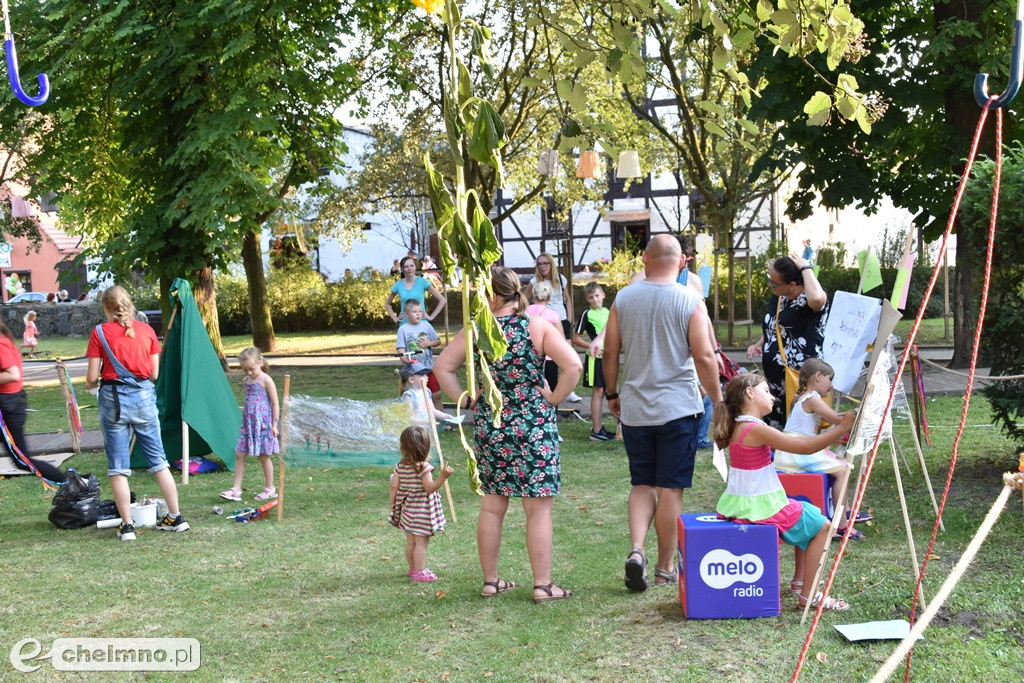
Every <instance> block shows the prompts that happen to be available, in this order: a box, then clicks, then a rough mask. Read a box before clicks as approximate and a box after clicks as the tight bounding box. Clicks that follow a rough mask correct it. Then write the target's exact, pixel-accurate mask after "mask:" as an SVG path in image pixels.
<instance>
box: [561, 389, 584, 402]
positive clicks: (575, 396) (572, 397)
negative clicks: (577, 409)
mask: <svg viewBox="0 0 1024 683" xmlns="http://www.w3.org/2000/svg"><path fill="white" fill-rule="evenodd" d="M565 400H566V401H568V402H569V403H579V402H580V401H582V400H583V398H582V397H581V396H580V395H579V394H577V393H576V392H575V391H570V392H569V395H568V396H566V397H565Z"/></svg>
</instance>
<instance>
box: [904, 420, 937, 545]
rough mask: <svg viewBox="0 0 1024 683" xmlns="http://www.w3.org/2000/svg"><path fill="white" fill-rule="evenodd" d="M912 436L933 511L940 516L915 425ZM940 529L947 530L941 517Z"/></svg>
mask: <svg viewBox="0 0 1024 683" xmlns="http://www.w3.org/2000/svg"><path fill="white" fill-rule="evenodd" d="M910 436H911V438H912V439H914V448H916V449H917V461H918V463H920V465H921V471H922V472H924V481H925V483H926V484H928V495H929V496H931V498H932V509H933V510H934V511H935V516H936V517H938V516H939V504H938V502H936V500H935V489H933V488H932V478H931V477H930V476H929V475H928V463H926V462H925V461H924V452H923V451H922V450H921V441H920V440H919V439H918V438H917V432H916V431H914V428H913V425H911V428H910ZM939 528H940V529H942V530H943V531H945V530H946V526H945V525H944V524H943V523H942V518H941V517H939Z"/></svg>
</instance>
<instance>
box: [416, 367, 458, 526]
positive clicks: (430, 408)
mask: <svg viewBox="0 0 1024 683" xmlns="http://www.w3.org/2000/svg"><path fill="white" fill-rule="evenodd" d="M420 391H421V392H422V393H423V404H424V405H425V406H426V407H427V421H428V422H430V438H431V439H432V440H433V442H434V449H435V450H436V451H437V461H438V463H439V464H440V465H441V469H444V454H443V453H441V440H440V439H439V438H438V436H437V421H436V420H434V404H433V403H432V402H431V401H430V390H429V389H427V383H426V382H420ZM444 493H445V496H447V497H448V509H449V510H451V513H452V521H453V522H455V523H458V521H459V519H458V517H456V516H455V503H454V502H452V490H451V488H450V487H449V486H448V480H447V479H445V480H444Z"/></svg>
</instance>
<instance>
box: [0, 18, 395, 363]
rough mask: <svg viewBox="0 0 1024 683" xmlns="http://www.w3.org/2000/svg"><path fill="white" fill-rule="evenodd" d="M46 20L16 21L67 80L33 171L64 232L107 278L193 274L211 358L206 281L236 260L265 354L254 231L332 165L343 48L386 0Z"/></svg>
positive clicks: (348, 77) (346, 86) (351, 79)
mask: <svg viewBox="0 0 1024 683" xmlns="http://www.w3.org/2000/svg"><path fill="white" fill-rule="evenodd" d="M46 9H47V13H46V14H45V15H44V16H42V17H40V18H33V17H30V16H28V12H29V10H28V9H23V10H22V15H21V16H20V17H19V19H20V20H21V22H23V24H24V23H27V22H31V23H32V24H33V26H34V31H33V32H32V34H31V36H30V39H29V40H28V41H26V46H25V50H24V51H25V52H26V53H27V54H34V55H36V58H37V59H38V60H40V61H44V62H45V63H47V64H48V68H49V69H50V70H51V72H52V73H54V74H60V78H59V79H58V78H55V81H54V84H53V85H54V87H53V92H52V95H51V99H50V102H49V103H48V104H47V105H46V106H45V107H44V108H43V110H42V113H43V114H44V115H46V116H47V121H48V122H49V123H50V124H51V125H52V131H48V133H47V134H46V135H45V136H40V137H39V139H38V149H36V150H34V151H33V153H31V154H30V155H28V156H27V157H26V165H27V167H28V168H31V169H32V170H33V171H34V172H37V173H39V181H38V182H39V184H40V185H41V186H42V187H45V188H48V189H52V190H56V191H61V192H62V193H63V200H62V204H61V208H62V219H63V221H64V223H65V225H68V226H69V227H70V229H71V230H73V231H79V232H82V233H85V234H89V235H91V236H93V237H95V238H96V242H97V243H98V244H100V245H101V247H100V250H99V252H100V255H101V256H102V257H103V258H104V262H105V263H106V264H107V265H108V267H109V268H110V269H111V270H112V271H114V272H118V273H124V272H125V271H126V270H128V269H129V268H133V267H135V268H138V269H141V270H142V271H143V272H146V273H147V275H148V276H149V277H151V278H153V279H154V280H159V281H160V282H161V285H162V287H161V290H162V292H166V290H167V285H169V283H170V280H171V279H172V278H174V277H178V276H180V275H182V274H185V275H187V276H188V277H190V278H192V279H193V280H194V282H195V285H194V292H195V297H196V302H197V304H198V305H199V308H200V310H201V311H202V313H203V317H204V320H205V322H206V326H207V329H208V331H209V332H210V336H211V338H212V339H213V340H214V344H215V346H216V347H217V349H218V351H219V350H220V334H219V330H218V325H217V314H216V306H215V301H214V297H215V294H214V289H213V272H214V269H215V268H219V267H223V266H226V265H227V264H228V263H229V262H230V261H232V260H233V259H236V258H237V257H238V255H239V250H240V249H241V252H242V254H243V260H244V263H245V266H246V271H247V275H248V276H249V286H250V292H251V299H252V304H253V305H252V309H251V314H252V320H253V327H254V336H255V337H256V338H257V340H258V341H259V343H260V344H261V345H262V346H264V347H266V348H270V347H272V345H273V328H272V326H271V324H270V316H269V310H268V308H267V306H266V303H265V291H266V290H265V283H264V281H263V275H262V263H261V262H260V258H259V250H258V245H259V230H260V229H261V226H262V224H263V223H264V222H265V221H266V220H267V219H268V218H269V217H270V216H271V215H273V214H274V212H275V211H277V210H279V209H280V208H281V207H282V206H283V205H284V204H285V201H286V199H287V198H288V196H289V194H290V193H291V191H292V189H293V188H295V187H297V186H299V185H301V184H303V183H310V182H315V181H316V180H317V179H318V178H319V177H320V174H321V169H322V168H324V167H327V168H330V167H332V166H333V164H334V163H335V162H334V160H335V159H337V158H338V156H339V151H340V148H339V143H340V125H339V124H338V123H337V121H336V120H335V118H334V112H335V109H336V108H337V107H338V106H339V105H340V103H341V101H342V100H343V99H344V98H345V97H347V96H348V95H350V94H351V93H352V90H353V89H354V88H355V87H356V84H357V83H358V79H357V78H356V71H357V65H353V64H350V63H348V62H346V61H344V60H343V59H342V58H341V57H340V56H339V54H340V52H341V47H342V45H341V43H340V39H341V37H343V36H346V35H351V34H352V33H353V32H355V31H356V30H357V29H358V28H359V27H360V26H364V25H365V26H373V27H382V26H385V25H386V24H387V21H389V19H387V18H386V17H387V16H388V11H389V10H390V9H392V3H391V2H390V0H368V1H366V2H360V3H353V4H351V5H350V4H345V5H344V6H339V4H338V3H332V2H319V3H295V2H288V1H286V0H271V1H270V2H266V3H263V4H262V5H260V6H256V5H252V4H239V3H237V2H233V1H231V0H211V1H210V2H203V3H191V2H180V1H176V0H163V1H162V2H151V3H146V4H141V5H140V4H135V3H129V4H126V5H117V6H111V7H109V8H104V9H102V10H101V9H97V8H96V6H94V5H90V4H88V3H76V2H69V1H67V0H61V1H58V2H53V3H49V4H48V5H47V7H46ZM23 24H22V25H23ZM4 104H5V106H4V109H5V113H6V110H9V108H10V107H9V103H6V102H5V103H4ZM261 292H262V296H261V294H260V293H261Z"/></svg>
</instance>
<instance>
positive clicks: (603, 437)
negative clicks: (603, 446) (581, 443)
mask: <svg viewBox="0 0 1024 683" xmlns="http://www.w3.org/2000/svg"><path fill="white" fill-rule="evenodd" d="M614 438H615V437H614V436H612V435H611V434H609V433H608V432H606V431H605V430H604V427H601V430H600V431H597V432H590V440H591V441H611V440H612V439H614Z"/></svg>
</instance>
